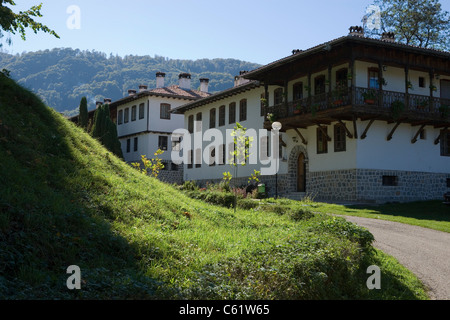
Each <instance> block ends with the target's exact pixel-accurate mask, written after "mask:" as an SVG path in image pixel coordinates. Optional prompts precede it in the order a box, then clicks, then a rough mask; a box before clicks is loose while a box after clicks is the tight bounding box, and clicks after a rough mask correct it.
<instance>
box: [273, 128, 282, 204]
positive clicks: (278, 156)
mask: <svg viewBox="0 0 450 320" xmlns="http://www.w3.org/2000/svg"><path fill="white" fill-rule="evenodd" d="M281 127H282V125H281V123H280V122H278V121H277V122H273V123H272V129H273V130H275V131H276V133H277V136H278V134H279V131H280V130H281ZM278 143H280V142H279V141H278ZM277 145H278V144H277ZM279 150H280V148H279V147H278V148H277V150H276V152H277V162H276V163H277V166H276V171H275V199H278V162H279V161H280V160H279V158H280V151H279ZM274 151H275V150H274Z"/></svg>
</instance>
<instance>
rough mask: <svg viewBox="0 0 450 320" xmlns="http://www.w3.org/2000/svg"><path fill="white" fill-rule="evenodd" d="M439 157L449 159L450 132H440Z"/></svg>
mask: <svg viewBox="0 0 450 320" xmlns="http://www.w3.org/2000/svg"><path fill="white" fill-rule="evenodd" d="M440 144H441V156H442V157H450V130H442V131H441V137H440Z"/></svg>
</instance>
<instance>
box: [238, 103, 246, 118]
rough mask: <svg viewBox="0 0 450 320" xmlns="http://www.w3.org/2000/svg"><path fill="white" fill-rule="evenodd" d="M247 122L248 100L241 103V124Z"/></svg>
mask: <svg viewBox="0 0 450 320" xmlns="http://www.w3.org/2000/svg"><path fill="white" fill-rule="evenodd" d="M242 121H247V99H242V100H241V101H239V122H242Z"/></svg>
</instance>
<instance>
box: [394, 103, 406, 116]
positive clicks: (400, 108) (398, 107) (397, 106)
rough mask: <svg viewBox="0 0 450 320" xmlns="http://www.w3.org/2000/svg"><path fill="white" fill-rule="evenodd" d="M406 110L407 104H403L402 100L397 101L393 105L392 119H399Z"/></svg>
mask: <svg viewBox="0 0 450 320" xmlns="http://www.w3.org/2000/svg"><path fill="white" fill-rule="evenodd" d="M404 110H405V103H403V102H402V101H400V100H395V101H394V102H392V104H391V112H392V117H393V118H394V119H398V118H399V117H400V114H401V113H402V112H403V111H404Z"/></svg>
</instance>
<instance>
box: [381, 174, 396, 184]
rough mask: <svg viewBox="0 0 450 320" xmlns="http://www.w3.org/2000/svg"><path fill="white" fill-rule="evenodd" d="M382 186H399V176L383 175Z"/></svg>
mask: <svg viewBox="0 0 450 320" xmlns="http://www.w3.org/2000/svg"><path fill="white" fill-rule="evenodd" d="M381 179H382V183H381V184H382V186H383V187H397V186H398V176H393V175H384V176H382V178H381Z"/></svg>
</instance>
